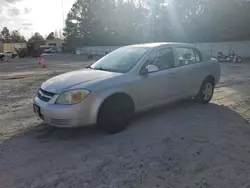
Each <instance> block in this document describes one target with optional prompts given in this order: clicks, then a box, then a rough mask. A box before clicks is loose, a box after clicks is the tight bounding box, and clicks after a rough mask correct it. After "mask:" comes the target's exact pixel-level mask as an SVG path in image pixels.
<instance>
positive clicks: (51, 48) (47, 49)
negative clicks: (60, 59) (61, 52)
mask: <svg viewBox="0 0 250 188" xmlns="http://www.w3.org/2000/svg"><path fill="white" fill-rule="evenodd" d="M40 48H41V49H42V50H43V52H44V53H56V52H57V47H56V46H48V45H44V46H40Z"/></svg>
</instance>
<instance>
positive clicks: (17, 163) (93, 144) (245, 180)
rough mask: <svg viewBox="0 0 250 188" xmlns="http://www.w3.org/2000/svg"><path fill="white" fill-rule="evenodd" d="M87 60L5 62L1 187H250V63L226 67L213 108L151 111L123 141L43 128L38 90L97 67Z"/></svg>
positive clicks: (188, 105) (0, 75)
mask: <svg viewBox="0 0 250 188" xmlns="http://www.w3.org/2000/svg"><path fill="white" fill-rule="evenodd" d="M82 59H83V58H82V57H75V56H70V55H66V56H62V55H61V56H52V57H47V58H46V63H47V65H48V67H47V68H46V69H42V68H41V67H39V66H38V65H37V63H36V60H35V59H15V60H11V61H10V62H8V63H1V64H0V83H1V90H0V102H1V104H2V105H1V106H0V119H1V123H0V188H9V187H11V188H69V187H72V188H75V187H76V188H78V187H79V188H93V187H94V188H106V187H110V188H112V187H114V188H116V187H121V188H134V187H135V188H140V187H143V188H153V187H160V188H161V187H162V188H203V187H204V188H206V187H216V188H217V187H218V188H235V187H241V188H245V187H246V188H247V187H250V182H249V177H250V158H249V154H250V142H249V141H250V127H249V123H248V120H250V98H249V94H250V90H249V88H250V87H249V86H250V74H249V72H250V65H248V64H241V65H232V64H222V65H221V67H222V79H221V83H220V84H219V85H218V86H217V88H216V91H215V95H214V98H213V101H212V102H211V103H210V104H208V105H199V104H196V103H194V102H193V101H183V102H179V103H176V104H173V105H169V106H166V107H162V108H159V109H156V110H152V111H149V112H145V113H142V114H139V115H137V117H136V118H135V120H134V122H133V123H132V124H131V126H129V127H128V128H127V129H126V130H125V131H123V132H122V133H119V134H116V135H106V134H104V133H103V132H101V131H99V130H98V129H96V128H95V127H92V128H78V129H56V128H51V127H48V126H46V125H43V124H42V122H41V121H40V120H39V119H38V118H37V117H36V116H35V115H34V114H33V112H32V96H33V95H34V93H35V91H36V89H37V88H38V87H39V85H40V84H41V83H42V82H43V81H45V80H46V79H48V78H50V77H51V76H54V75H57V74H60V73H62V72H65V71H69V70H74V69H79V68H81V67H84V66H86V65H88V64H90V63H91V62H87V61H81V60H82Z"/></svg>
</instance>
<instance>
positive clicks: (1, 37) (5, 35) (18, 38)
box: [0, 27, 60, 43]
mask: <svg viewBox="0 0 250 188" xmlns="http://www.w3.org/2000/svg"><path fill="white" fill-rule="evenodd" d="M59 37H60V36H59V34H58V32H57V31H55V32H51V33H50V34H49V35H48V36H47V37H46V38H44V37H43V36H42V35H41V34H40V33H38V32H36V33H34V34H33V35H32V36H31V37H30V38H29V39H28V40H26V38H25V37H24V36H23V35H21V34H20V32H19V31H18V30H13V31H10V30H9V29H8V28H7V27H4V28H3V30H2V31H1V32H0V41H2V42H4V43H22V42H30V43H32V42H35V41H45V39H46V40H54V39H57V38H59Z"/></svg>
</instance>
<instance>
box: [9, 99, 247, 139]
mask: <svg viewBox="0 0 250 188" xmlns="http://www.w3.org/2000/svg"><path fill="white" fill-rule="evenodd" d="M192 111H193V113H192ZM190 112H191V113H190ZM213 112H218V113H217V114H216V116H214V114H213ZM221 114H225V115H227V114H228V117H227V119H229V120H230V114H233V115H234V116H236V117H238V120H240V122H242V123H248V121H247V120H246V119H244V118H243V117H242V116H240V115H239V114H237V113H236V112H234V111H232V110H230V109H229V108H227V107H225V106H223V105H220V106H219V105H217V104H213V103H210V104H206V105H203V104H198V103H196V102H194V100H183V101H180V102H176V103H172V104H169V105H164V106H162V107H158V108H156V109H152V110H148V111H144V112H140V113H138V114H136V115H135V116H134V118H133V121H132V123H131V124H130V125H129V126H128V127H127V129H126V130H125V131H123V132H130V131H133V129H134V128H135V127H138V128H141V129H143V130H144V129H145V128H146V127H150V126H151V124H149V123H148V122H152V121H154V120H157V119H161V118H163V119H164V120H166V121H170V120H171V121H172V120H182V119H183V120H185V119H187V121H188V120H190V119H192V118H196V117H197V116H199V118H200V119H201V118H202V117H205V116H206V118H210V117H207V116H211V118H220V116H221ZM166 121H164V123H166ZM143 123H145V125H143ZM153 126H154V125H152V127H153ZM118 134H123V133H122V132H121V133H118ZM19 136H21V137H32V138H34V139H38V140H43V139H44V140H46V139H52V140H53V139H55V140H77V139H88V138H89V137H92V138H93V137H94V138H97V137H100V138H101V137H105V136H109V135H108V134H106V133H104V132H103V131H102V130H100V129H99V128H98V127H97V126H90V127H78V128H57V127H52V126H49V125H47V124H45V123H41V124H39V125H37V126H35V127H32V128H28V129H25V130H23V131H21V133H19V134H17V135H15V136H14V137H13V138H17V137H19ZM111 136H112V135H111Z"/></svg>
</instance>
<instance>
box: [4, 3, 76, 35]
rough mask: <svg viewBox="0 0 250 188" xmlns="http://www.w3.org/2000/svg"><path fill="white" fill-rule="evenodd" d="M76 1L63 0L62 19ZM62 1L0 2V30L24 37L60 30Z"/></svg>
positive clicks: (61, 25)
mask: <svg viewBox="0 0 250 188" xmlns="http://www.w3.org/2000/svg"><path fill="white" fill-rule="evenodd" d="M75 1H76V0H63V2H64V18H65V19H66V16H67V13H68V11H69V10H70V8H71V7H72V5H73V3H74V2H75ZM62 15H63V14H62V0H0V30H2V28H3V27H5V26H6V27H8V28H9V29H10V30H14V29H15V30H19V31H20V32H21V33H22V34H23V35H24V36H25V37H30V36H31V34H32V33H35V32H39V33H41V34H42V35H48V34H49V33H50V32H53V31H55V30H59V29H62V27H63V18H62V17H63V16H62Z"/></svg>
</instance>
